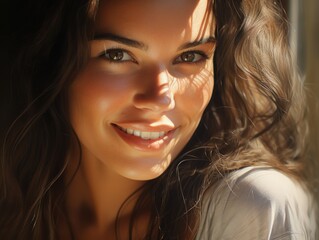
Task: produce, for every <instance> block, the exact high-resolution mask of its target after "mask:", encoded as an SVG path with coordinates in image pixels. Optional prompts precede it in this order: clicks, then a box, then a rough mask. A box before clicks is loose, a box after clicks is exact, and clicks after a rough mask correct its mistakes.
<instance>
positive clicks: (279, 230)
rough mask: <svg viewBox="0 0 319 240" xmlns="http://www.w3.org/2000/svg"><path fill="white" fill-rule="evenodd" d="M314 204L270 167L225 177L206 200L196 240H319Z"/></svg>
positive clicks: (206, 195) (294, 185)
mask: <svg viewBox="0 0 319 240" xmlns="http://www.w3.org/2000/svg"><path fill="white" fill-rule="evenodd" d="M315 230H316V222H315V204H314V201H313V200H312V198H311V197H310V196H309V194H308V193H307V191H305V190H304V188H303V187H302V186H301V185H300V184H299V183H298V182H297V181H295V180H293V179H292V178H290V177H288V176H286V175H284V174H283V173H281V172H279V171H277V170H274V169H272V168H268V167H247V168H244V169H241V170H237V171H235V172H233V173H231V174H229V176H227V177H225V178H224V179H223V180H222V181H221V182H220V183H219V184H218V185H217V186H215V187H213V188H211V189H209V190H208V191H207V192H206V194H205V197H204V202H203V208H202V215H201V223H200V227H199V232H198V235H197V237H196V239H197V240H228V239H229V240H264V239H265V240H268V239H273V240H315V239H316V236H315Z"/></svg>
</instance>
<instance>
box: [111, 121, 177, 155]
mask: <svg viewBox="0 0 319 240" xmlns="http://www.w3.org/2000/svg"><path fill="white" fill-rule="evenodd" d="M113 128H114V129H115V131H116V133H117V134H118V135H119V136H120V137H121V138H122V139H123V140H124V142H126V143H127V144H128V145H130V146H132V147H133V148H135V149H137V150H140V151H156V150H160V149H161V148H163V147H164V146H166V145H167V144H168V143H169V142H170V141H171V140H172V138H173V135H174V133H175V131H176V129H174V130H171V131H169V132H167V133H166V134H165V135H164V136H162V137H160V138H156V139H142V138H140V137H137V136H134V135H132V134H128V133H126V132H124V131H122V130H121V129H119V128H118V127H116V126H113Z"/></svg>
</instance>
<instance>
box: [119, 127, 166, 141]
mask: <svg viewBox="0 0 319 240" xmlns="http://www.w3.org/2000/svg"><path fill="white" fill-rule="evenodd" d="M119 128H120V129H121V130H122V131H123V132H126V133H127V134H130V135H134V136H136V137H140V138H142V139H145V140H148V139H151V140H152V139H157V138H161V137H163V136H164V135H166V134H167V132H164V131H161V132H144V131H140V130H135V129H131V128H122V127H119Z"/></svg>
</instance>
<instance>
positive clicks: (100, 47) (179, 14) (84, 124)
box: [69, 0, 215, 180]
mask: <svg viewBox="0 0 319 240" xmlns="http://www.w3.org/2000/svg"><path fill="white" fill-rule="evenodd" d="M95 30H96V34H95V39H94V40H92V41H91V59H90V62H89V63H88V65H87V66H86V68H85V69H84V70H83V71H82V72H81V73H80V74H79V75H78V76H77V78H76V79H75V81H74V82H73V84H72V85H71V87H70V91H69V100H70V119H71V123H72V126H73V128H74V130H75V132H76V134H77V135H78V137H79V140H80V143H81V145H82V149H83V153H84V154H83V156H85V157H83V161H84V162H85V163H86V164H95V165H96V166H98V167H99V168H102V169H104V170H105V171H112V172H115V173H117V174H119V175H121V176H124V177H126V178H129V179H135V180H148V179H153V178H156V177H157V176H159V175H161V174H162V173H163V172H164V171H165V170H166V169H167V167H168V166H169V165H170V163H171V161H173V159H175V158H176V156H177V155H178V154H179V153H180V152H181V150H182V149H183V148H184V146H185V145H186V144H187V142H188V141H189V139H190V138H191V136H192V135H193V133H194V131H195V130H196V127H197V125H198V123H199V121H200V119H201V116H202V113H203V111H204V109H205V107H206V106H207V104H208V102H209V100H210V98H211V94H212V91H213V63H212V57H213V53H214V46H215V42H214V24H213V16H212V11H211V1H210V0H197V1H195V0H134V1H132V0H107V1H101V4H100V7H99V11H98V15H97V21H96V29H95ZM97 163H98V164H97Z"/></svg>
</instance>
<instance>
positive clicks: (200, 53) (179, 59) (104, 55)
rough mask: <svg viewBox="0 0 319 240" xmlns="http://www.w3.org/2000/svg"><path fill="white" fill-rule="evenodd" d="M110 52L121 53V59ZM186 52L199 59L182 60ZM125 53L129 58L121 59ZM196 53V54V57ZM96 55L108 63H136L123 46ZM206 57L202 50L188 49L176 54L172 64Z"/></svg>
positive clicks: (199, 61)
mask: <svg viewBox="0 0 319 240" xmlns="http://www.w3.org/2000/svg"><path fill="white" fill-rule="evenodd" d="M112 52H113V53H116V52H117V53H122V55H121V59H119V60H114V59H110V54H111V53H112ZM187 54H193V55H195V56H194V58H195V59H196V58H198V57H199V58H200V59H198V60H196V61H194V62H192V61H189V62H188V61H183V60H182V57H183V55H187ZM125 55H127V56H126V57H125V58H128V57H129V58H130V59H125V60H122V59H123V57H124V56H125ZM196 55H198V56H197V57H196ZM98 57H99V58H102V59H104V60H105V61H108V62H110V63H115V64H123V63H127V62H133V63H138V62H137V61H136V60H135V58H134V56H133V54H132V53H131V52H130V51H128V50H126V49H123V48H110V49H107V50H105V51H103V52H102V53H101V54H99V55H98ZM208 58H209V56H208V55H207V54H206V53H205V52H203V51H198V50H190V51H186V52H183V53H181V54H180V55H178V57H177V58H175V59H174V60H173V64H199V63H201V62H203V61H206V60H207V59H208Z"/></svg>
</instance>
